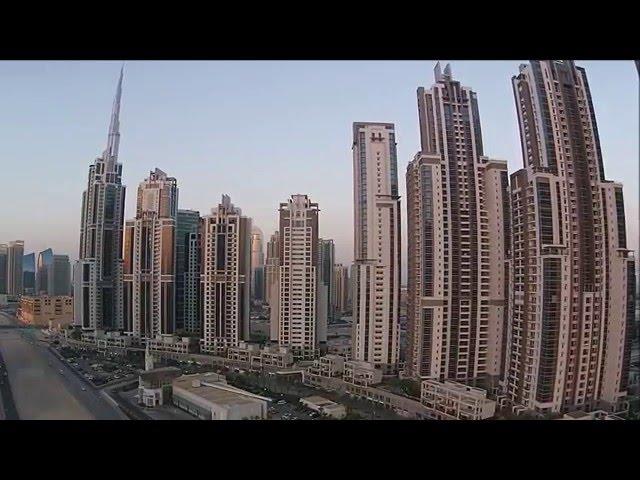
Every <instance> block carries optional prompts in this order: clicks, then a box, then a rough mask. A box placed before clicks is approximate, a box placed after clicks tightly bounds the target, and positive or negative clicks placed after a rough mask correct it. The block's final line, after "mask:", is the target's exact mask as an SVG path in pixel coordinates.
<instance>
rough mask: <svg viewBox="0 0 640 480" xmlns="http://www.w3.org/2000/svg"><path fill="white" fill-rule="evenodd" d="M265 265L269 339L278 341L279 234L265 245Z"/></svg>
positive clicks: (274, 235) (272, 236)
mask: <svg viewBox="0 0 640 480" xmlns="http://www.w3.org/2000/svg"><path fill="white" fill-rule="evenodd" d="M266 262H267V263H266V265H265V272H264V275H265V279H264V281H265V282H264V283H265V300H266V302H267V303H268V304H269V339H270V340H271V341H272V342H277V341H278V314H279V304H280V283H279V282H280V232H278V231H276V232H275V233H274V234H273V235H271V238H270V239H269V242H268V243H267V260H266Z"/></svg>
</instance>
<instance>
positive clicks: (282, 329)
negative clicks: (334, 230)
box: [278, 195, 326, 359]
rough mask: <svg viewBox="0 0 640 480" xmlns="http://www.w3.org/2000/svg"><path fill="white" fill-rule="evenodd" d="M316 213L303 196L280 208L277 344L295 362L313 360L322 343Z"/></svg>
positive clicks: (323, 340) (322, 326)
mask: <svg viewBox="0 0 640 480" xmlns="http://www.w3.org/2000/svg"><path fill="white" fill-rule="evenodd" d="M319 212H320V209H319V208H318V204H317V203H313V202H312V201H311V199H310V198H309V197H308V196H307V195H292V196H291V198H290V199H289V200H288V201H287V202H285V203H281V204H280V242H279V249H280V250H279V254H278V257H279V260H280V268H279V275H278V277H279V302H278V343H279V344H280V345H281V346H285V347H290V348H291V350H292V352H293V355H294V357H296V358H299V359H310V358H314V357H315V356H317V354H318V351H319V350H320V348H321V347H323V346H324V344H325V343H326V323H324V324H323V323H322V318H318V308H319V305H318V280H319V272H318V245H319V243H318V213H319ZM325 320H326V317H325Z"/></svg>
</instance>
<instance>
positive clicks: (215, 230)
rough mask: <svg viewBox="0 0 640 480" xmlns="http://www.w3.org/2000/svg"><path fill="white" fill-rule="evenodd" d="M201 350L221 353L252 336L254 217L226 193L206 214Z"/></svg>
mask: <svg viewBox="0 0 640 480" xmlns="http://www.w3.org/2000/svg"><path fill="white" fill-rule="evenodd" d="M200 235H201V245H202V252H201V258H202V270H201V272H202V275H201V282H202V292H203V296H202V312H203V335H202V341H201V342H202V343H201V350H202V351H203V352H209V353H213V354H222V353H224V350H225V349H226V348H228V347H235V346H237V345H238V343H239V342H240V341H242V340H249V320H250V317H249V305H250V303H249V302H250V293H251V292H250V290H251V219H250V218H248V217H245V216H244V215H242V211H241V210H240V209H239V208H237V207H235V206H234V205H233V204H232V203H231V199H230V198H229V196H227V195H223V196H222V201H221V203H220V204H219V205H218V207H217V208H215V209H212V210H211V215H209V216H206V217H203V219H202V226H201V233H200Z"/></svg>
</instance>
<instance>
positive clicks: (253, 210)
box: [0, 61, 638, 283]
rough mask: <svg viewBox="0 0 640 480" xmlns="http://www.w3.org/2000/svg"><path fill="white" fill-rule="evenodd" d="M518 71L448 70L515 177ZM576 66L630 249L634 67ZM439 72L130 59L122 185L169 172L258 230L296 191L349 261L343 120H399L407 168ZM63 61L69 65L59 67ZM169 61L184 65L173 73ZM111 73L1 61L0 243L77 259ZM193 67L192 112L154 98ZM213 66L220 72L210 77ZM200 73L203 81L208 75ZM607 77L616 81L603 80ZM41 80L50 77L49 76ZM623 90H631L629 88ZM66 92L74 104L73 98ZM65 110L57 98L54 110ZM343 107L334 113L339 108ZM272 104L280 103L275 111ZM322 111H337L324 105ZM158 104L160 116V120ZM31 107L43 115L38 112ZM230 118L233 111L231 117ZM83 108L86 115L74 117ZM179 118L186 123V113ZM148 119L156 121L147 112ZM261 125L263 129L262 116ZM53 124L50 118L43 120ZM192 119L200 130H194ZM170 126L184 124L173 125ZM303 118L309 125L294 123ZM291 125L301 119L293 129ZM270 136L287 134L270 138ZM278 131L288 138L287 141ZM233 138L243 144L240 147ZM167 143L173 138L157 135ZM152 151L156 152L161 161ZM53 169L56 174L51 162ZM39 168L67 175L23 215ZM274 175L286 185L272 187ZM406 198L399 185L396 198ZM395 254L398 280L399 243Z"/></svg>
mask: <svg viewBox="0 0 640 480" xmlns="http://www.w3.org/2000/svg"><path fill="white" fill-rule="evenodd" d="M520 63H524V62H521V61H506V62H505V61H501V62H494V61H491V62H489V61H473V62H469V61H454V62H452V67H453V70H454V71H455V72H456V77H457V78H458V79H459V80H460V82H461V84H462V85H463V86H467V85H469V86H472V87H473V88H474V90H475V91H476V92H477V93H478V96H479V110H480V116H481V117H482V118H483V125H482V128H483V140H484V146H485V150H487V151H489V152H491V156H492V157H494V158H497V159H502V160H506V161H507V162H508V168H509V173H512V172H514V171H516V170H518V169H519V168H520V167H521V165H522V154H521V151H520V145H519V133H518V126H517V118H516V111H515V108H514V106H513V101H512V91H511V77H512V76H513V75H515V74H517V69H518V65H519V64H520ZM577 63H578V64H579V65H581V66H584V67H585V68H586V69H587V71H588V72H589V79H590V87H591V90H592V95H593V101H594V108H595V112H596V116H597V118H598V127H599V130H600V138H601V143H602V150H603V158H604V162H605V164H606V166H607V176H608V177H609V178H612V179H615V180H617V181H620V182H622V183H623V185H624V186H625V211H626V216H627V218H628V223H627V227H628V236H629V248H631V249H634V250H637V249H638V225H637V217H638V200H637V199H638V185H637V182H636V181H634V180H635V179H637V162H636V159H637V140H636V138H637V107H634V108H629V105H637V101H636V102H633V96H634V95H636V96H637V88H635V86H636V85H637V72H636V71H635V68H634V64H633V62H603V61H601V62H577ZM434 64H435V62H431V61H419V62H352V63H351V62H350V63H345V62H253V63H251V64H248V63H247V62H181V63H179V64H178V63H177V62H127V64H126V66H125V70H126V73H125V82H124V83H125V85H126V86H125V91H126V92H125V95H124V99H123V106H122V110H123V113H122V115H121V117H122V119H123V120H122V128H121V129H122V131H123V135H124V137H123V138H124V140H123V142H122V147H121V153H120V160H119V161H120V162H121V163H123V164H124V165H125V168H124V171H123V181H122V183H123V184H124V185H126V186H128V187H129V188H132V187H131V186H132V185H137V184H138V182H139V181H140V179H141V178H144V175H145V174H146V173H148V171H149V170H150V169H152V168H155V167H161V168H164V169H166V170H168V171H171V172H172V174H173V175H174V176H175V177H176V178H177V180H178V182H179V183H180V185H181V198H180V208H183V209H193V210H200V211H208V209H210V208H211V205H213V204H215V203H216V200H217V199H218V198H219V196H220V195H221V194H222V193H230V194H231V195H232V197H234V198H236V199H238V203H239V204H242V205H243V211H244V212H245V214H246V215H248V216H249V217H252V219H253V223H254V225H256V226H258V227H259V228H261V230H262V231H263V232H272V231H274V230H275V229H276V224H277V207H278V203H279V201H280V199H281V198H282V197H283V196H285V195H288V194H290V193H291V192H305V193H308V194H309V195H310V196H311V197H312V198H314V200H315V201H317V202H318V204H319V205H320V208H321V209H322V211H323V213H322V218H323V219H324V220H323V222H322V226H321V230H320V235H321V236H322V237H323V238H332V239H334V241H335V244H336V263H345V264H349V263H350V262H351V261H352V255H351V254H352V251H353V238H352V233H351V232H352V230H351V228H352V225H353V223H352V222H353V218H352V211H350V209H344V208H341V207H342V204H343V203H344V202H348V201H349V200H350V199H351V198H352V186H351V174H352V172H351V159H350V148H349V144H350V141H349V140H350V139H349V126H350V124H351V122H352V121H354V120H358V119H361V118H366V119H371V120H375V121H378V120H379V121H383V122H387V121H388V122H393V123H395V124H396V131H397V141H398V171H399V172H400V174H404V170H405V169H406V166H407V164H408V163H409V161H410V160H411V158H412V155H413V153H415V150H416V149H417V148H418V147H419V140H418V137H419V131H418V127H417V121H416V120H417V119H416V118H415V117H417V115H416V113H415V89H416V86H417V85H421V84H425V83H427V82H428V80H429V78H430V75H431V71H432V68H433V65H434ZM61 65H65V66H67V67H68V68H67V69H64V68H62V69H61V68H60V66H61ZM174 65H175V66H177V65H179V68H176V69H175V70H173V69H172V68H169V67H170V66H174ZM276 66H279V67H282V68H281V69H278V68H275V67H276ZM158 69H159V72H161V73H162V75H160V73H159V77H158V78H159V79H160V80H156V78H155V77H154V78H153V81H151V78H150V75H151V74H152V73H153V72H154V71H156V70H158ZM69 70H70V72H69ZM118 70H119V64H117V63H115V62H37V63H36V62H24V63H21V64H20V65H18V64H16V63H15V62H3V63H0V71H1V72H2V73H3V74H5V76H6V77H7V78H8V81H9V82H12V81H14V82H20V84H21V85H20V88H17V86H16V88H15V89H14V92H15V94H14V95H12V97H11V98H7V99H6V102H5V103H6V104H7V105H8V107H7V108H6V109H5V110H4V111H5V112H10V111H11V112H13V113H12V115H11V118H9V114H8V113H5V114H3V113H0V124H1V125H3V126H4V125H5V124H6V127H7V128H5V131H6V132H8V137H9V138H8V142H4V143H3V146H0V155H2V156H5V157H8V158H13V159H14V165H15V167H14V169H15V170H17V173H18V175H16V182H13V183H12V184H11V185H8V186H7V188H6V189H5V190H4V191H3V192H2V193H0V196H1V197H2V198H1V200H2V201H1V202H0V204H1V205H2V207H0V209H1V210H2V218H3V219H6V223H5V224H4V225H3V232H2V238H1V239H0V241H2V242H4V243H7V242H9V241H11V240H12V239H23V240H24V241H25V252H31V251H35V252H37V251H41V250H44V249H45V248H48V247H51V248H53V249H54V250H55V251H56V252H60V253H66V254H68V255H69V257H70V259H71V260H72V261H74V260H75V259H76V258H77V251H78V238H77V234H75V233H74V232H76V231H77V228H78V225H79V223H80V208H79V205H78V202H77V200H76V199H77V198H78V196H79V195H81V191H82V189H83V187H84V186H85V182H86V177H85V175H86V170H84V169H86V164H87V163H89V162H91V161H92V160H93V159H95V157H96V156H97V154H98V153H99V150H97V149H96V144H97V145H101V144H102V145H103V144H104V129H105V127H106V126H105V111H106V110H107V109H108V106H109V103H110V101H111V100H110V98H112V95H113V82H114V81H115V79H116V78H117V72H118ZM190 71H191V72H200V73H202V74H203V75H202V77H200V76H197V79H196V78H192V77H188V78H187V77H184V78H182V79H181V81H182V82H183V83H174V87H180V86H181V85H184V86H190V88H192V89H193V92H204V93H206V95H205V96H204V97H203V99H202V102H199V104H198V105H195V104H194V101H193V96H189V95H186V94H184V93H183V92H184V89H183V88H176V89H175V90H162V88H163V87H164V86H165V85H166V84H165V82H168V81H169V80H170V79H171V80H173V81H175V80H176V79H175V75H176V74H175V73H173V72H182V73H184V74H186V73H188V72H190ZM216 71H218V72H225V74H224V75H222V76H220V75H215V72H216ZM207 72H208V73H210V76H207V75H205V74H206V73H207ZM252 72H253V73H255V72H260V73H262V75H261V76H260V77H259V78H260V79H261V82H256V84H255V85H256V86H255V88H254V90H251V91H250V92H249V93H250V98H248V99H247V98H246V96H240V94H239V90H241V89H242V90H243V92H244V89H243V87H244V86H246V85H245V84H246V83H247V82H249V83H252V81H251V80H250V79H252V78H257V77H252V76H251V75H250V74H251V73H252ZM330 72H333V73H337V74H338V79H336V80H331V79H329V78H327V77H330V76H331V75H330ZM65 74H66V75H67V76H69V75H71V76H72V77H73V78H74V79H75V81H74V82H71V83H72V86H71V87H72V88H70V87H69V86H68V85H64V86H63V85H61V82H62V81H63V80H64V78H65ZM372 74H375V75H372ZM367 75H369V76H370V77H372V78H373V77H375V78H376V80H372V79H371V80H369V81H368V82H369V83H368V84H366V85H365V87H366V88H364V89H361V90H363V91H360V90H355V85H356V84H357V81H358V80H360V79H361V78H362V77H363V76H367ZM43 77H44V78H43ZM94 77H95V78H94ZM202 78H204V79H205V80H202ZM234 78H235V79H236V80H239V83H238V84H237V85H233V79H234ZM611 78H615V79H616V82H611V81H610V79H611ZM46 79H48V80H50V81H49V82H46V81H44V80H46ZM67 79H68V77H67ZM89 80H93V82H90V81H89ZM322 80H325V83H322ZM620 80H622V84H619V82H620ZM85 81H86V83H85ZM80 82H82V83H81V84H80ZM145 82H147V83H145ZM296 82H297V83H296ZM630 82H634V83H633V84H632V83H630ZM614 83H615V85H612V84H614ZM627 83H628V84H629V88H625V87H624V85H626V84H627ZM292 84H294V85H292ZM407 85H408V89H407ZM285 86H289V88H288V89H287V88H285ZM305 86H307V87H312V88H313V89H314V90H315V91H316V92H317V94H316V95H311V96H310V95H308V91H307V90H306V89H305V88H304V87H305ZM216 87H219V88H217V89H215V88H216ZM33 88H36V90H37V91H38V92H39V95H37V96H36V97H37V99H38V101H37V102H34V101H33V100H30V99H26V98H25V97H24V94H22V93H21V92H22V90H21V89H33ZM199 88H200V89H201V90H199ZM181 92H182V93H181ZM72 93H74V94H75V96H74V97H70V96H68V95H71V94H72ZM367 93H370V94H375V95H376V99H378V100H376V101H375V102H372V101H371V96H370V95H367ZM234 94H237V96H234ZM336 94H338V95H336ZM153 95H155V98H156V100H157V101H156V102H153V98H154V97H153ZM243 95H244V93H243ZM310 97H311V98H310ZM314 98H315V99H316V100H314ZM19 99H22V100H24V101H26V104H25V107H26V108H25V109H23V110H22V111H19V109H18V110H16V109H15V108H14V109H12V108H11V105H12V103H13V102H16V101H18V100H19ZM47 100H48V101H47ZM67 100H72V101H67ZM160 100H162V101H160ZM59 102H62V103H60V104H59V105H58V103H59ZM338 102H339V103H340V108H338V107H336V103H338ZM370 104H376V105H377V106H371V105H370ZM274 105H275V106H281V107H282V108H275V109H274V108H273V106H274ZM248 106H250V107H251V108H252V109H253V110H254V111H256V112H258V114H257V115H256V116H255V118H244V125H245V127H244V130H242V132H239V131H238V128H237V127H238V125H240V124H243V122H242V119H241V118H240V117H242V116H243V115H242V114H243V112H245V109H246V108H247V107H248ZM330 106H334V107H336V108H335V109H334V110H331V111H329V107H330ZM52 107H53V108H52ZM310 107H313V108H312V110H311V111H310V113H312V114H313V115H310V116H307V117H305V118H308V119H310V120H308V121H305V122H299V121H298V116H299V115H296V114H302V113H303V110H304V109H305V108H307V109H308V108H310ZM160 108H161V109H162V111H163V112H164V113H166V115H157V114H158V110H157V109H160ZM39 109H42V111H45V112H46V114H44V115H38V114H37V112H38V111H39ZM85 109H86V111H83V110H85ZM189 109H191V111H190V112H189ZM16 111H18V114H16V113H15V112H16ZM24 111H29V112H31V114H32V115H33V114H35V118H37V120H36V121H34V120H33V119H31V121H30V122H27V120H26V118H25V117H23V115H24V114H23V113H22V112H24ZM52 111H53V112H55V115H52V114H51V112H52ZM230 111H232V112H235V113H234V114H233V115H231V116H229V112H230ZM407 112H408V113H407ZM79 113H83V115H84V117H86V118H85V119H83V120H82V121H80V118H79V117H77V115H78V114H79ZM187 113H189V114H191V116H192V117H193V118H188V117H187V116H185V114H187ZM267 113H269V115H270V116H271V118H273V120H272V121H270V122H268V124H266V125H265V124H264V123H265V122H264V118H266V117H265V116H264V115H263V114H265V115H266V114H267ZM5 115H6V116H5ZM154 116H155V117H157V118H152V117H154ZM145 117H147V118H146V119H145ZM143 119H145V120H143ZM260 119H262V121H258V120H260ZM9 120H11V123H8V121H9ZM52 120H55V121H56V122H55V124H54V123H50V122H51V121H52ZM196 121H197V123H198V124H200V123H204V124H202V125H199V126H197V125H195V123H194V122H196ZM174 123H178V124H180V125H179V126H180V128H176V126H175V125H173V124H174ZM300 123H303V124H304V126H302V127H301V126H299V124H300ZM152 125H153V126H155V128H156V129H155V131H153V132H149V131H148V130H147V129H148V128H151V126H152ZM292 125H295V129H293V130H292ZM194 127H196V128H195V129H194ZM60 129H62V130H60ZM278 130H279V131H280V132H281V135H274V132H275V131H278ZM334 130H335V134H334ZM169 131H171V132H172V137H171V136H169ZM30 132H31V133H30ZM207 132H209V133H208V135H207V134H206V133H207ZM284 132H288V135H285V136H283V135H284ZM291 132H293V133H295V135H292V134H291ZM27 134H28V135H29V136H30V137H33V138H40V137H42V138H43V139H48V138H49V137H51V138H49V139H50V140H51V141H49V142H44V141H43V142H31V143H33V145H32V144H30V143H29V142H27V143H25V142H24V140H25V138H24V136H25V135H27ZM241 134H244V135H246V137H247V140H250V141H246V140H245V141H244V142H242V143H240V142H238V141H237V140H238V136H239V135H241ZM164 138H173V139H174V140H175V141H168V142H166V141H160V139H164ZM21 139H22V140H21ZM252 139H255V142H253V141H251V140H252ZM283 140H284V141H283ZM43 143H47V144H49V145H50V146H52V147H54V148H47V149H46V152H47V153H46V155H44V154H42V153H36V152H38V149H39V148H42V147H41V146H40V147H39V146H38V145H42V144H43ZM254 143H256V144H258V145H254ZM159 148H160V149H161V150H162V151H163V152H164V153H163V154H162V155H161V154H159V152H158V149H159ZM65 152H67V153H65ZM29 157H30V158H29ZM21 159H22V160H21ZM301 159H303V160H301ZM203 161H204V162H205V163H204V164H203ZM239 161H242V162H244V163H245V164H246V168H243V177H242V178H243V180H242V181H240V180H239V178H238V176H237V170H236V171H235V172H233V169H232V168H231V167H230V166H233V165H235V164H237V162H239ZM41 163H42V164H44V166H43V165H41ZM52 164H55V165H58V166H60V167H63V168H53V167H51V165H52ZM203 165H204V166H205V168H203ZM301 165H303V166H304V167H307V168H302V167H301ZM34 168H40V169H42V168H44V169H45V170H44V171H46V173H47V176H49V175H50V176H52V177H53V180H55V179H56V178H57V177H58V175H62V176H63V177H64V178H62V179H58V180H60V181H58V182H56V181H54V182H52V183H48V189H34V191H33V194H32V195H29V196H28V197H24V198H23V199H22V200H23V201H21V203H20V205H21V207H20V209H16V207H14V206H13V205H14V203H12V202H11V198H13V196H14V195H19V194H18V193H17V192H19V191H20V189H21V188H22V189H25V188H26V185H33V182H34V181H35V179H34V178H32V177H31V178H30V176H29V171H30V170H31V169H34ZM283 169H284V170H285V171H286V174H285V175H284V176H283V174H282V171H283ZM274 176H280V177H281V178H280V179H279V180H275V179H274ZM319 178H328V179H329V178H330V179H331V182H319V181H318V179H319ZM260 179H264V183H263V184H261V185H260V188H259V189H258V188H255V187H256V182H257V181H259V180H260ZM24 182H27V183H24ZM251 191H253V192H254V195H253V196H252V195H250V192H251ZM45 194H47V195H51V194H53V195H54V197H55V198H58V199H60V202H61V203H62V204H63V205H64V209H60V207H59V205H57V203H58V202H49V201H47V200H46V199H45V198H44V197H43V196H44V195H45ZM405 195H406V192H405V188H404V185H403V182H400V196H401V198H404V197H405ZM67 200H68V202H67ZM23 208H24V210H22V209H23ZM52 210H55V211H57V213H58V214H59V220H60V221H59V222H58V223H59V225H60V228H59V229H56V230H55V231H52V229H50V228H49V225H48V224H47V222H46V219H48V218H50V217H51V215H52ZM134 211H135V201H134V199H133V198H129V199H127V201H126V204H125V218H132V217H134V216H135V215H134ZM401 211H402V236H403V238H406V214H405V209H404V208H402V209H401ZM18 213H20V214H18ZM27 213H29V215H27ZM34 220H35V221H34ZM402 254H403V261H402V265H403V283H404V279H405V278H406V248H403V249H402Z"/></svg>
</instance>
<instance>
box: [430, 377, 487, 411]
mask: <svg viewBox="0 0 640 480" xmlns="http://www.w3.org/2000/svg"><path fill="white" fill-rule="evenodd" d="M420 401H421V403H422V404H423V405H424V406H425V407H427V410H428V411H429V412H430V417H431V418H433V419H435V420H484V419H487V418H491V417H493V416H494V415H495V412H496V402H495V401H494V400H491V399H489V398H487V391H486V390H483V389H481V388H476V387H470V386H468V385H464V384H462V383H459V382H454V381H451V380H445V381H444V382H441V381H438V380H424V381H423V382H422V388H421V395H420Z"/></svg>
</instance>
